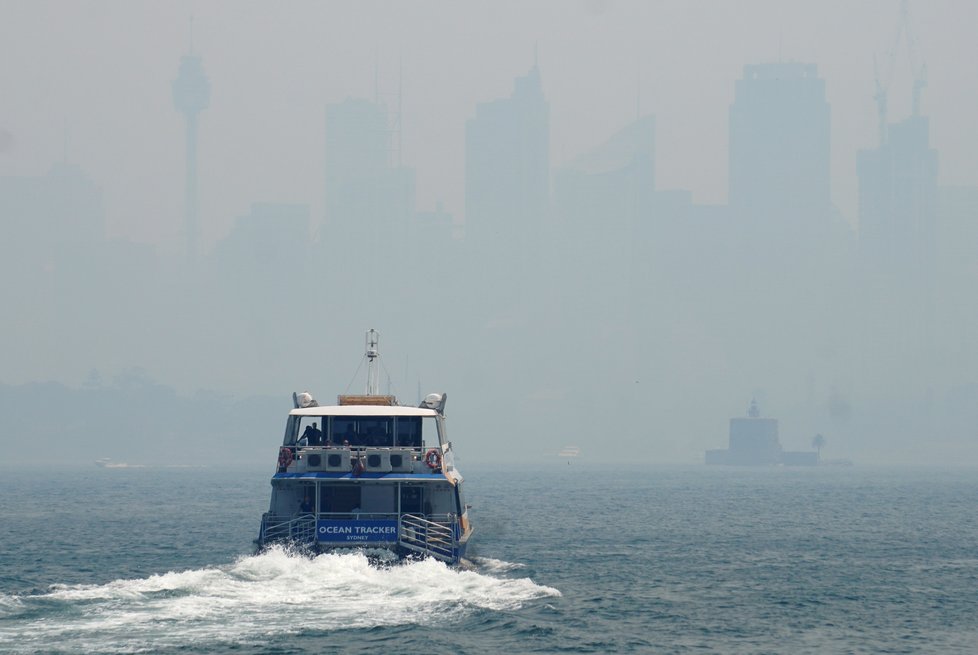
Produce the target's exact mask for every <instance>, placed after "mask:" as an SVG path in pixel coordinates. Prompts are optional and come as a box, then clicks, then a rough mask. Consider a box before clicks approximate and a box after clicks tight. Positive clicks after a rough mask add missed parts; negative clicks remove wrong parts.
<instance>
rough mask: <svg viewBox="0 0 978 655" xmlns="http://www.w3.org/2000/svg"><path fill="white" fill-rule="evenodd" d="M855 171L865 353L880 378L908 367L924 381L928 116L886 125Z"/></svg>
mask: <svg viewBox="0 0 978 655" xmlns="http://www.w3.org/2000/svg"><path fill="white" fill-rule="evenodd" d="M858 172H859V254H860V260H861V269H862V273H863V294H864V295H863V303H862V304H863V307H864V308H865V312H866V314H865V317H864V324H865V327H866V334H865V343H864V350H866V351H867V352H868V354H869V355H871V356H875V361H874V362H873V370H875V371H876V372H877V373H878V374H879V375H880V376H881V377H883V378H885V379H894V376H896V375H901V374H907V373H909V372H910V371H913V375H912V376H911V377H913V378H914V379H916V380H917V381H919V382H923V381H925V380H927V379H928V378H927V375H926V372H927V371H929V370H931V369H930V366H931V364H932V363H933V356H932V355H933V346H934V343H933V339H934V332H933V316H934V309H935V308H934V285H935V272H936V262H935V255H936V252H935V250H936V229H935V225H936V219H937V215H936V214H937V152H936V151H935V150H934V149H933V148H931V147H930V144H929V123H928V120H927V118H926V117H923V116H919V115H914V116H911V117H909V118H907V119H905V120H903V121H901V122H899V123H896V124H893V125H890V126H889V127H888V129H887V131H886V141H885V142H884V143H883V144H882V145H880V146H879V147H878V148H875V149H873V150H864V151H862V152H860V153H859V159H858ZM908 379H909V378H908Z"/></svg>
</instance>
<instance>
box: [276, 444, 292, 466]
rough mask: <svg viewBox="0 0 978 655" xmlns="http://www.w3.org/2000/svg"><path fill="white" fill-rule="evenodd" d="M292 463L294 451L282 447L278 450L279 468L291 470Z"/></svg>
mask: <svg viewBox="0 0 978 655" xmlns="http://www.w3.org/2000/svg"><path fill="white" fill-rule="evenodd" d="M291 463H292V449H291V448H286V447H285V446H282V447H281V448H279V449H278V467H279V468H282V469H285V468H289V464H291Z"/></svg>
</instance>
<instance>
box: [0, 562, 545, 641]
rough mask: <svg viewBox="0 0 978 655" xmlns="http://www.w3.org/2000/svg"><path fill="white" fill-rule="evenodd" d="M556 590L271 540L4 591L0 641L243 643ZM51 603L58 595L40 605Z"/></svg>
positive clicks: (456, 612)
mask: <svg viewBox="0 0 978 655" xmlns="http://www.w3.org/2000/svg"><path fill="white" fill-rule="evenodd" d="M481 561H482V562H490V564H488V565H485V564H484V565H483V566H484V570H486V571H489V572H494V571H505V570H508V569H507V566H509V567H513V568H515V567H514V566H513V565H507V564H506V563H505V562H499V561H498V560H481ZM559 595H560V592H559V591H557V590H556V589H553V588H551V587H545V586H541V585H537V584H535V583H534V582H533V581H532V580H530V579H528V578H521V579H513V578H498V577H493V576H491V575H488V574H484V573H480V572H477V571H466V570H458V569H452V568H449V567H447V566H445V565H444V564H442V563H440V562H437V561H434V560H430V559H429V560H423V561H417V562H409V563H405V564H402V565H396V566H391V567H377V566H373V565H371V564H370V562H369V561H368V559H367V557H366V556H365V555H364V554H362V553H344V554H325V555H320V556H318V557H316V558H308V557H303V556H300V555H291V554H288V553H286V552H284V551H283V550H281V549H272V550H269V551H268V552H266V553H264V554H262V555H257V556H253V557H244V558H241V559H240V560H238V561H237V562H235V563H234V564H233V565H230V566H227V567H221V568H211V569H200V570H193V571H183V572H174V573H166V574H163V575H153V576H150V577H148V578H142V579H136V580H115V581H113V582H110V583H108V584H104V585H56V586H54V587H52V589H51V591H50V592H49V593H48V594H44V595H41V596H28V597H23V598H20V599H18V598H15V597H10V596H5V597H3V598H0V612H2V614H3V615H5V616H6V617H7V619H8V620H7V621H5V622H4V623H3V624H0V651H12V652H33V651H36V650H37V649H38V648H43V647H44V646H45V645H50V644H52V643H57V644H58V645H59V648H61V649H63V650H65V651H78V652H83V651H90V650H92V649H95V650H99V651H102V652H111V651H115V652H120V651H126V652H134V651H151V650H153V649H154V647H156V648H160V647H163V646H177V645H181V644H190V643H194V644H206V643H250V642H254V641H257V640H263V639H265V638H267V637H269V636H275V637H276V638H281V637H282V636H285V635H289V634H296V633H300V632H301V633H308V632H327V631H332V630H339V629H348V628H371V627H376V626H384V625H405V624H415V625H425V624H428V623H429V622H434V621H435V620H438V621H439V622H441V621H444V620H446V619H450V618H452V617H457V616H462V615H464V614H466V613H468V612H471V611H474V610H477V609H488V610H512V609H518V608H519V607H521V606H522V605H523V604H524V603H526V602H528V601H531V600H533V599H537V598H543V597H547V596H559ZM37 602H42V603H44V605H45V606H46V607H45V609H44V610H43V611H42V612H41V613H40V614H41V615H40V616H37V617H36V618H35V616H34V615H32V614H30V613H28V615H29V616H31V618H25V619H24V620H22V621H18V620H17V619H16V614H17V613H18V612H21V611H23V608H24V607H27V606H30V605H32V604H35V603H37ZM52 603H54V604H55V605H57V604H58V603H63V607H62V608H61V609H60V610H59V609H57V608H49V607H47V606H50V605H51V604H52ZM52 612H53V613H54V614H52Z"/></svg>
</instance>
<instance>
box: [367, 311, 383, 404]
mask: <svg viewBox="0 0 978 655" xmlns="http://www.w3.org/2000/svg"><path fill="white" fill-rule="evenodd" d="M366 341H367V351H366V353H364V357H366V358H367V395H368V396H376V395H378V394H379V393H380V372H379V371H378V370H377V361H376V360H377V359H378V358H379V357H380V351H379V350H377V345H378V344H379V343H380V333H378V332H377V330H375V329H373V328H370V329H369V330H367V339H366Z"/></svg>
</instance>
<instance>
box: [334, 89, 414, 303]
mask: <svg viewBox="0 0 978 655" xmlns="http://www.w3.org/2000/svg"><path fill="white" fill-rule="evenodd" d="M394 136H395V132H394V130H393V129H392V128H391V125H390V122H389V115H388V110H387V107H386V106H385V105H383V104H381V103H378V102H372V101H369V100H363V99H353V98H347V99H346V100H344V101H342V102H339V103H336V104H332V105H329V106H327V107H326V150H325V194H326V197H325V207H326V215H325V221H324V223H323V227H322V229H321V230H320V233H319V239H320V243H321V245H322V246H323V248H324V256H325V257H326V260H327V261H328V262H329V264H330V266H331V267H332V270H331V271H330V272H329V275H330V277H331V278H332V280H333V281H334V282H338V283H340V284H345V285H347V286H349V287H350V288H353V287H352V286H350V285H353V284H354V283H355V287H356V288H357V289H360V290H361V291H363V292H365V293H369V294H374V295H376V294H379V293H386V292H388V291H393V289H394V288H395V287H396V286H397V285H400V284H402V283H404V282H405V280H404V279H403V268H402V267H401V266H400V264H401V263H402V260H403V259H404V258H405V257H407V253H406V252H405V250H404V249H405V246H404V244H405V240H406V239H407V234H408V230H409V223H410V220H411V216H412V213H413V210H414V188H415V187H414V171H413V170H412V169H410V168H407V167H404V166H399V165H396V164H395V162H394V161H392V160H393V139H394ZM378 300H379V299H378Z"/></svg>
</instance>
